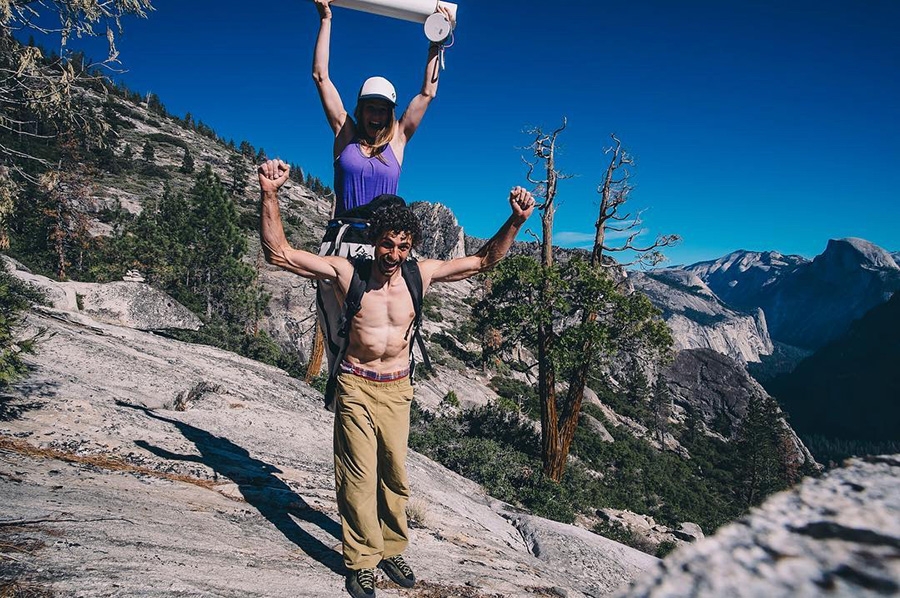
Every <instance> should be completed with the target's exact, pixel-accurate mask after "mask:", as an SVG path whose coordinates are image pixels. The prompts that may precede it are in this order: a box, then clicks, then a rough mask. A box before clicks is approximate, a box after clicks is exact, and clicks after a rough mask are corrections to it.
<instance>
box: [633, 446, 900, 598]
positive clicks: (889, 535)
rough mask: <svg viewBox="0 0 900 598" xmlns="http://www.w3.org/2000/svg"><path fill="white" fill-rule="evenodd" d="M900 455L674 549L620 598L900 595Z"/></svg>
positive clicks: (816, 482) (849, 471)
mask: <svg viewBox="0 0 900 598" xmlns="http://www.w3.org/2000/svg"><path fill="white" fill-rule="evenodd" d="M898 563H900V455H894V456H884V457H871V458H867V459H864V460H860V459H855V460H852V461H850V462H849V463H848V465H847V466H846V467H845V468H843V469H838V470H833V471H832V472H830V473H829V474H828V475H827V476H825V477H824V478H822V479H807V480H806V481H804V482H803V483H802V484H801V485H800V486H798V487H797V488H795V489H793V490H790V491H786V492H782V493H780V494H777V495H775V496H773V497H771V498H769V500H767V501H766V502H765V503H764V504H763V505H762V506H761V507H759V508H758V509H754V511H753V512H751V514H750V515H749V516H747V517H745V518H743V519H742V520H740V521H738V522H736V523H733V524H730V525H728V526H726V527H724V528H722V529H720V530H719V531H718V532H716V534H715V535H714V536H712V537H710V538H707V539H705V540H702V541H700V542H698V543H696V544H694V545H692V546H688V547H685V548H682V549H680V550H677V551H676V552H675V553H673V554H672V555H670V556H669V557H668V558H666V560H664V561H662V562H661V564H660V565H659V566H658V567H657V568H656V570H655V571H654V572H653V574H651V575H648V576H644V577H642V578H641V579H640V580H639V581H638V582H636V583H635V584H634V585H633V586H632V587H631V588H629V589H628V590H626V591H623V592H621V593H619V594H617V596H619V597H620V598H626V597H627V598H645V597H646V598H654V597H663V596H665V597H667V598H678V597H685V598H686V597H692V598H719V597H720V596H734V597H737V598H742V597H759V596H785V597H787V596H842V597H843V596H846V597H850V596H896V595H898V594H900V565H898Z"/></svg>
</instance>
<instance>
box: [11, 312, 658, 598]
mask: <svg viewBox="0 0 900 598" xmlns="http://www.w3.org/2000/svg"><path fill="white" fill-rule="evenodd" d="M37 329H43V330H45V333H44V335H43V336H42V341H41V343H40V345H39V348H38V353H37V354H35V355H32V356H30V357H29V361H30V366H31V368H32V371H31V374H30V376H29V378H28V379H27V380H26V381H25V382H22V383H20V384H19V385H18V386H17V387H16V388H15V389H14V391H15V399H14V400H10V399H4V402H3V405H4V407H5V408H4V411H3V414H4V417H3V418H2V419H0V496H2V503H3V514H2V522H0V546H2V548H0V584H3V583H5V584H7V585H8V587H12V588H19V589H22V588H25V589H29V590H30V591H32V592H33V593H34V595H41V594H39V592H41V591H45V592H53V593H54V594H55V595H59V596H201V595H202V596H223V597H229V596H235V597H236V596H241V597H243V598H246V597H257V596H258V597H263V596H266V597H269V596H271V597H277V596H291V597H297V596H309V597H316V598H329V597H335V598H337V597H343V596H345V595H346V593H345V590H344V585H343V582H344V580H343V573H344V571H343V563H342V559H341V555H340V540H339V538H340V526H339V523H338V522H339V518H338V515H337V510H336V507H335V502H334V485H333V477H332V450H331V422H332V416H331V414H330V413H328V412H326V411H325V410H324V409H322V408H321V395H319V394H318V393H317V392H316V391H314V390H312V389H310V388H309V387H308V386H307V385H305V384H303V383H302V382H299V381H297V380H295V379H293V378H291V377H289V376H287V375H286V374H285V373H284V372H283V371H281V370H279V369H277V368H274V367H270V366H267V365H263V364H260V363H258V362H255V361H252V360H249V359H245V358H242V357H239V356H237V355H235V354H233V353H229V352H226V351H222V350H218V349H214V348H211V347H205V346H198V345H191V344H187V343H182V342H179V341H176V340H172V339H168V338H163V337H160V336H156V335H153V334H149V333H146V332H141V331H137V330H133V329H129V328H125V327H120V326H114V325H110V324H106V323H102V322H97V321H94V320H91V319H90V318H88V317H86V316H85V315H84V314H82V313H76V312H70V311H63V310H59V309H55V308H35V309H34V310H32V311H31V312H30V313H29V314H28V317H27V320H26V325H25V327H24V330H22V331H21V332H22V334H25V335H30V334H33V333H34V332H35V331H36V330H37ZM409 473H410V479H411V484H412V497H413V500H412V501H411V504H410V512H411V514H413V515H414V517H413V518H414V520H415V522H416V524H415V527H414V528H413V530H412V542H411V546H410V549H409V551H408V552H407V556H408V560H409V562H410V563H411V565H412V566H413V567H414V569H415V571H416V575H417V577H418V578H419V579H420V580H421V581H420V583H419V584H418V585H417V587H416V588H415V589H413V590H402V589H400V588H398V587H397V586H394V585H393V584H392V583H390V582H389V581H388V580H386V579H385V578H383V577H381V578H379V581H378V587H379V590H378V593H379V596H421V597H423V598H424V597H436V596H448V597H449V596H465V597H470V598H477V597H496V596H568V597H570V598H576V597H579V596H602V595H607V594H609V593H611V592H613V591H615V590H616V589H617V588H618V587H621V586H622V585H623V584H625V583H627V582H628V581H630V580H632V579H634V578H635V577H636V576H638V575H640V574H642V572H643V571H645V570H646V569H648V568H649V567H651V566H652V565H653V564H654V563H655V562H656V559H654V558H653V557H650V556H648V555H646V554H643V553H641V552H638V551H636V550H633V549H631V548H628V547H625V546H623V545H620V544H617V543H615V542H612V541H610V540H607V539H605V538H603V537H600V536H597V535H594V534H591V533H589V532H586V531H585V530H582V529H580V528H576V527H574V526H568V525H563V524H559V523H555V522H550V521H546V520H542V519H540V518H537V517H531V516H529V515H526V514H522V513H520V512H518V511H516V510H515V509H513V508H512V507H511V506H510V505H507V504H505V503H502V502H500V501H497V500H495V499H492V498H491V497H489V496H487V495H485V494H484V492H483V491H482V490H481V488H480V487H479V486H478V485H477V484H475V483H473V482H470V481H468V480H466V479H464V478H462V477H460V476H458V475H456V474H454V473H452V472H450V471H448V470H446V469H445V468H443V467H442V466H440V465H438V464H436V463H434V462H432V461H430V460H429V459H427V458H425V457H423V456H421V455H418V454H416V453H410V457H409ZM526 538H527V540H526ZM536 546H540V550H535V547H536ZM576 557H577V558H576ZM379 575H380V574H379Z"/></svg>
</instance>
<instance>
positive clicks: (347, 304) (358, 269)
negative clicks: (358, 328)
mask: <svg viewBox="0 0 900 598" xmlns="http://www.w3.org/2000/svg"><path fill="white" fill-rule="evenodd" d="M371 272H372V260H370V259H369V258H367V257H360V258H357V259H355V260H353V277H352V278H351V279H350V288H349V289H347V296H346V297H345V298H344V308H343V310H341V317H340V319H339V320H338V331H337V334H338V336H339V337H341V339H342V342H341V347H340V350H339V351H337V352H336V353H335V359H334V364H333V365H332V368H331V369H332V371H331V372H329V374H330V376H331V377H335V376H336V375H337V372H338V370H339V369H340V367H341V361H342V360H343V359H344V354H345V353H346V352H347V346H348V345H349V344H350V325H351V324H352V323H353V317H354V316H355V315H356V314H358V313H359V310H360V309H361V308H362V298H363V294H364V293H365V292H366V289H367V288H368V284H369V274H371Z"/></svg>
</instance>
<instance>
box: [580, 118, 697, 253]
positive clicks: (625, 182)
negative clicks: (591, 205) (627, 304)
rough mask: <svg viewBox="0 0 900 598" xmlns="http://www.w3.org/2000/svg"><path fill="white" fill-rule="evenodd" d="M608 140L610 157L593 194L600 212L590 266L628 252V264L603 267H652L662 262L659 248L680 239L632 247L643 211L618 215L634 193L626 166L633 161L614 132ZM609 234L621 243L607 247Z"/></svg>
mask: <svg viewBox="0 0 900 598" xmlns="http://www.w3.org/2000/svg"><path fill="white" fill-rule="evenodd" d="M610 137H612V140H613V146H612V147H609V148H607V149H606V151H605V153H606V154H608V155H609V156H610V160H609V163H608V164H607V165H606V171H605V173H604V175H603V180H602V181H601V182H600V184H599V185H598V186H597V193H599V194H600V209H599V210H598V213H597V222H596V223H595V225H594V227H595V229H596V232H595V234H594V248H593V250H592V251H591V265H592V266H594V267H602V266H604V263H603V254H604V253H623V252H630V253H631V255H632V256H633V259H632V260H631V261H628V262H615V261H610V262H608V263H607V264H605V266H606V267H628V266H634V265H638V266H642V267H647V266H655V265H657V264H659V263H660V262H662V261H663V260H664V259H665V256H663V254H662V252H661V251H660V250H661V249H662V248H663V247H669V246H671V245H674V244H675V243H677V242H678V241H680V240H681V238H680V237H679V236H678V235H657V237H656V239H655V240H654V241H653V242H652V243H650V244H648V245H645V246H639V245H637V244H636V241H637V238H638V237H639V236H640V235H642V234H643V233H644V232H645V231H644V229H643V228H642V224H643V221H642V219H641V214H642V213H643V210H640V211H637V212H635V213H634V214H633V215H632V214H631V213H630V212H626V213H622V211H623V209H624V206H625V204H626V203H627V202H628V200H629V199H630V195H631V192H632V191H633V190H634V187H633V186H632V185H631V183H630V180H629V179H630V178H631V171H630V170H629V167H631V166H634V158H633V157H632V156H631V155H630V154H629V153H628V152H627V151H625V150H624V149H623V148H622V142H621V141H620V140H619V138H618V137H616V135H615V134H614V133H613V134H612V135H610ZM610 232H612V233H624V234H625V240H624V241H623V242H622V243H621V244H619V245H614V246H613V245H608V244H607V234H608V233H610Z"/></svg>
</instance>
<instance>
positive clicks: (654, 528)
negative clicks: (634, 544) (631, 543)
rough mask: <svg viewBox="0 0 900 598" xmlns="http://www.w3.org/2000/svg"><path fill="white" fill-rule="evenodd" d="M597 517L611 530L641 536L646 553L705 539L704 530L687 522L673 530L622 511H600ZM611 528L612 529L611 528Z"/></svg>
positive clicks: (646, 518) (654, 521)
mask: <svg viewBox="0 0 900 598" xmlns="http://www.w3.org/2000/svg"><path fill="white" fill-rule="evenodd" d="M597 517H598V519H600V520H601V521H602V522H604V524H605V525H606V526H607V527H608V528H611V529H620V530H621V531H623V532H625V533H627V534H630V535H631V536H632V537H635V536H639V537H640V538H641V540H640V542H641V543H642V544H645V545H644V546H643V547H642V548H644V549H645V550H644V552H656V551H657V550H658V549H659V547H660V545H661V544H663V543H669V544H670V545H672V546H676V547H677V546H681V545H683V544H690V543H693V542H696V541H698V540H701V539H703V537H704V535H703V529H702V528H701V527H700V526H699V525H697V524H696V523H692V522H689V521H686V522H684V523H681V524H679V525H678V528H677V529H672V528H669V527H666V526H665V525H662V524H660V523H657V522H656V520H655V519H653V517H650V516H649V515H641V514H638V513H634V512H632V511H627V510H624V511H623V510H621V509H610V508H606V509H598V510H597ZM610 526H611V527H610Z"/></svg>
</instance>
